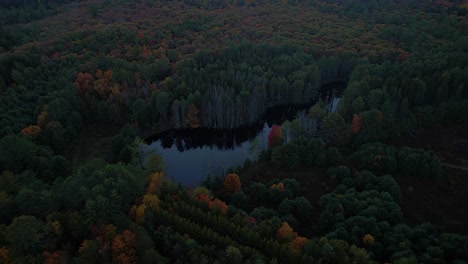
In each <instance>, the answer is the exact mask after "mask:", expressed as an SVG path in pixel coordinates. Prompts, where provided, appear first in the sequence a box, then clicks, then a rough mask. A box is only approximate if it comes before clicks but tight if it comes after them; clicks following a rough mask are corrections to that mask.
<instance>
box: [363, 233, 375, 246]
mask: <svg viewBox="0 0 468 264" xmlns="http://www.w3.org/2000/svg"><path fill="white" fill-rule="evenodd" d="M374 242H375V240H374V237H373V236H372V235H371V234H365V235H364V237H363V238H362V243H364V245H366V246H368V247H369V246H372V245H373V244H374Z"/></svg>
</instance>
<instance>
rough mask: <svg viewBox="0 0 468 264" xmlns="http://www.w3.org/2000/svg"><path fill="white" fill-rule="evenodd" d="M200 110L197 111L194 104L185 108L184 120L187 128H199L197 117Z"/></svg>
mask: <svg viewBox="0 0 468 264" xmlns="http://www.w3.org/2000/svg"><path fill="white" fill-rule="evenodd" d="M199 113H200V110H198V108H197V106H196V105H195V104H190V105H189V106H188V108H187V117H186V118H185V122H187V124H188V126H189V127H191V128H198V127H200V117H199Z"/></svg>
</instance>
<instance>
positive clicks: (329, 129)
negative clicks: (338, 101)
mask: <svg viewBox="0 0 468 264" xmlns="http://www.w3.org/2000/svg"><path fill="white" fill-rule="evenodd" d="M350 132H351V131H350V129H349V127H348V125H346V123H345V121H344V119H343V117H342V116H341V115H340V114H339V113H337V112H334V113H331V114H329V115H327V116H326V117H325V118H324V119H323V121H322V125H321V127H320V137H321V138H322V139H323V141H325V142H326V143H328V144H331V145H336V146H341V145H343V144H345V143H346V142H347V141H348V139H349V136H350Z"/></svg>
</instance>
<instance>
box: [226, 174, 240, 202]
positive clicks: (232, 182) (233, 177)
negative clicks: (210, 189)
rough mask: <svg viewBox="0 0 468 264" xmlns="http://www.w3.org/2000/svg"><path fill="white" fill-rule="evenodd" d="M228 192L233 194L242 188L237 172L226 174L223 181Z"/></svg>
mask: <svg viewBox="0 0 468 264" xmlns="http://www.w3.org/2000/svg"><path fill="white" fill-rule="evenodd" d="M223 187H224V190H225V191H226V194H227V195H229V196H231V195H233V194H234V193H236V192H237V191H239V190H240V189H241V181H240V178H239V176H238V175H237V174H235V173H231V174H228V175H227V176H226V178H225V179H224V183H223Z"/></svg>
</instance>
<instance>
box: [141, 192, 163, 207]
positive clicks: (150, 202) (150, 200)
mask: <svg viewBox="0 0 468 264" xmlns="http://www.w3.org/2000/svg"><path fill="white" fill-rule="evenodd" d="M159 202H160V201H159V198H158V196H156V195H155V194H151V193H147V194H145V195H144V196H143V204H144V205H146V206H148V207H150V208H151V209H153V210H156V209H157V208H158V207H159Z"/></svg>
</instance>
